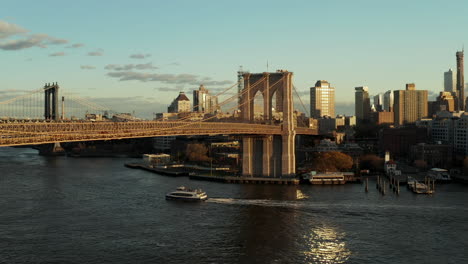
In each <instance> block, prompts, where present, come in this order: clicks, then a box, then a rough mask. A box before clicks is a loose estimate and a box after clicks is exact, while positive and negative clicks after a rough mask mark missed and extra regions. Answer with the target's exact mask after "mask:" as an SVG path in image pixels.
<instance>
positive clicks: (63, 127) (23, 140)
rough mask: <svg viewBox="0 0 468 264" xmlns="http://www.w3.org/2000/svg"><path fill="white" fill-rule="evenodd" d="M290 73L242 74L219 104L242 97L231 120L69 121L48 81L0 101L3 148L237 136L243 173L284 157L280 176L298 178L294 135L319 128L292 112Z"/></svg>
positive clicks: (269, 171) (266, 170)
mask: <svg viewBox="0 0 468 264" xmlns="http://www.w3.org/2000/svg"><path fill="white" fill-rule="evenodd" d="M292 75H293V73H292V72H288V71H277V72H273V73H267V72H264V73H257V74H252V73H246V74H244V75H243V87H244V88H243V89H242V90H241V91H240V92H239V93H236V94H235V95H233V96H231V97H229V98H228V99H226V100H224V101H223V102H221V103H220V106H226V105H229V103H231V102H235V101H237V100H238V99H239V100H238V103H237V104H236V105H235V106H234V107H232V108H231V109H228V111H229V110H234V109H238V110H240V117H239V118H237V119H234V120H228V121H223V120H222V119H219V118H218V117H217V115H212V116H207V117H204V118H202V119H199V120H192V119H191V118H190V116H187V117H182V118H179V119H177V120H173V121H166V120H152V121H127V122H113V121H105V122H93V121H85V120H82V119H75V120H70V119H65V113H64V111H65V107H64V106H63V104H64V102H63V101H64V97H62V98H60V97H59V91H60V90H61V89H62V88H60V87H59V86H58V84H57V83H52V84H46V85H45V86H44V87H43V88H41V89H38V90H35V91H32V92H30V93H28V94H25V95H21V96H18V97H15V98H11V99H8V100H6V101H3V102H0V116H4V118H3V119H2V122H1V123H0V147H5V146H25V145H38V144H50V143H60V142H76V141H95V140H116V139H127V138H148V137H160V136H178V135H185V136H190V135H238V136H239V137H241V138H242V173H243V175H245V176H248V175H253V174H254V172H259V171H260V172H261V175H262V176H265V177H272V176H273V171H274V170H276V165H274V164H273V162H274V161H277V160H278V161H279V160H281V162H280V164H279V165H278V166H279V168H280V170H279V171H280V172H281V175H282V176H284V177H289V176H294V175H295V172H296V164H295V163H296V159H295V149H296V148H295V144H296V135H317V129H316V128H309V127H307V126H306V125H303V124H301V122H299V121H298V119H297V117H296V116H295V115H294V101H293V91H294V90H295V89H294V87H293V84H292ZM233 87H234V86H231V87H229V88H227V89H225V90H224V91H222V92H221V93H219V94H223V93H226V92H227V91H228V90H230V89H232V88H233ZM258 93H259V94H260V95H261V96H262V98H263V116H262V118H261V120H258V118H254V101H255V98H256V95H257V94H258ZM37 98H39V99H37ZM68 98H71V96H69V97H68ZM68 101H75V102H76V103H77V104H80V105H83V106H86V107H87V109H90V110H102V111H104V110H106V109H105V108H104V107H102V106H99V105H97V104H94V103H92V102H89V101H88V100H85V99H83V98H80V97H78V96H76V97H75V98H74V99H73V100H67V103H68ZM38 102H39V103H38ZM60 102H62V109H61V112H60V111H59V105H60ZM273 104H274V105H273ZM273 107H274V108H275V109H277V110H278V111H279V112H281V113H282V118H281V122H275V121H274V120H273V114H272V108H273ZM38 109H39V110H41V112H42V113H43V116H42V117H40V118H30V117H28V118H26V117H25V116H28V115H30V112H31V111H36V112H37V111H38ZM2 112H3V113H2ZM5 116H6V118H5ZM256 157H260V159H261V160H259V159H257V158H256ZM274 166H275V167H274Z"/></svg>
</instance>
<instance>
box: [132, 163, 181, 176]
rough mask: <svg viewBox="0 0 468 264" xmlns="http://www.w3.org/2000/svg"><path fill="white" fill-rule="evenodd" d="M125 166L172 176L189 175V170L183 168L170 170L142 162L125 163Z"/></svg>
mask: <svg viewBox="0 0 468 264" xmlns="http://www.w3.org/2000/svg"><path fill="white" fill-rule="evenodd" d="M125 167H127V168H131V169H142V170H146V171H150V172H154V173H157V174H161V175H165V176H172V177H179V176H189V172H187V171H182V170H168V169H157V168H153V167H150V166H147V165H145V164H140V163H125Z"/></svg>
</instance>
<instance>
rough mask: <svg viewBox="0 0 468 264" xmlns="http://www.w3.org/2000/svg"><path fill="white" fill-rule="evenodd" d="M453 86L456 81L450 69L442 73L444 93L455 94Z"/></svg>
mask: <svg viewBox="0 0 468 264" xmlns="http://www.w3.org/2000/svg"><path fill="white" fill-rule="evenodd" d="M455 84H456V80H455V75H454V74H453V71H452V69H449V70H448V71H446V72H444V92H455V89H456V88H455Z"/></svg>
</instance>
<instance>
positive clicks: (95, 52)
mask: <svg viewBox="0 0 468 264" xmlns="http://www.w3.org/2000/svg"><path fill="white" fill-rule="evenodd" d="M102 55H104V52H103V50H102V49H98V50H96V51H91V52H88V56H102Z"/></svg>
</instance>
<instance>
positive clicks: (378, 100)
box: [373, 93, 384, 112]
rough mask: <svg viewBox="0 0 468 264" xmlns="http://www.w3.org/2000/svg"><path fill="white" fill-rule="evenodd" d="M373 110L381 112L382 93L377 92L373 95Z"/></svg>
mask: <svg viewBox="0 0 468 264" xmlns="http://www.w3.org/2000/svg"><path fill="white" fill-rule="evenodd" d="M373 105H374V107H375V111H377V112H381V111H383V110H384V94H383V93H379V94H377V95H376V96H374V103H373Z"/></svg>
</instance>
